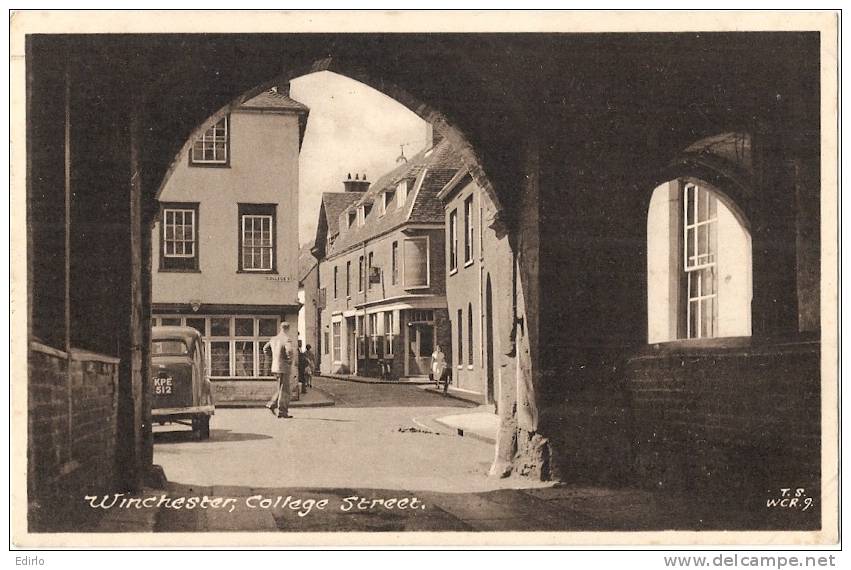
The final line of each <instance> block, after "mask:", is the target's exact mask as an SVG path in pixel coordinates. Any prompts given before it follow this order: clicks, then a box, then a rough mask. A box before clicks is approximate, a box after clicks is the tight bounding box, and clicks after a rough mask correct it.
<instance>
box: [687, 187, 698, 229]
mask: <svg viewBox="0 0 851 570" xmlns="http://www.w3.org/2000/svg"><path fill="white" fill-rule="evenodd" d="M695 191H696V188H695V187H694V186H692V185H691V184H689V185H688V186H686V224H687V225H692V224H694V193H695Z"/></svg>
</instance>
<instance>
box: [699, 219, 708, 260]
mask: <svg viewBox="0 0 851 570" xmlns="http://www.w3.org/2000/svg"><path fill="white" fill-rule="evenodd" d="M708 237H709V226H708V225H706V224H704V225H702V226H698V227H697V255H698V257H701V256H703V255H706V254H707V253H709V245H708V244H709V239H708ZM701 261H703V260H698V263H700V262H701Z"/></svg>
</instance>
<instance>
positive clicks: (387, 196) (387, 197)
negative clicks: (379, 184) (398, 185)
mask: <svg viewBox="0 0 851 570" xmlns="http://www.w3.org/2000/svg"><path fill="white" fill-rule="evenodd" d="M395 196H396V189H395V188H394V189H393V190H388V191H387V192H385V193H384V194H382V195H381V215H382V216H383V215H384V212H386V211H387V206H389V205H390V203H391V202H393V198H394V197H395Z"/></svg>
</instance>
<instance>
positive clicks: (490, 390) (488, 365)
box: [485, 275, 498, 411]
mask: <svg viewBox="0 0 851 570" xmlns="http://www.w3.org/2000/svg"><path fill="white" fill-rule="evenodd" d="M493 352H494V350H493V291H492V290H491V277H490V275H488V278H487V282H486V284H485V374H486V375H487V376H486V378H487V387H486V389H485V393H486V398H487V403H488V404H494V405H498V404H497V398H496V394H495V392H494V384H495V382H494V369H493V368H494V366H493V365H494V354H493ZM497 411H498V410H497Z"/></svg>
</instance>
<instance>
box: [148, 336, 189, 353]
mask: <svg viewBox="0 0 851 570" xmlns="http://www.w3.org/2000/svg"><path fill="white" fill-rule="evenodd" d="M151 351H152V353H153V354H189V347H188V346H187V345H186V343H185V342H184V341H182V340H177V339H162V340H153V341H151Z"/></svg>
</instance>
